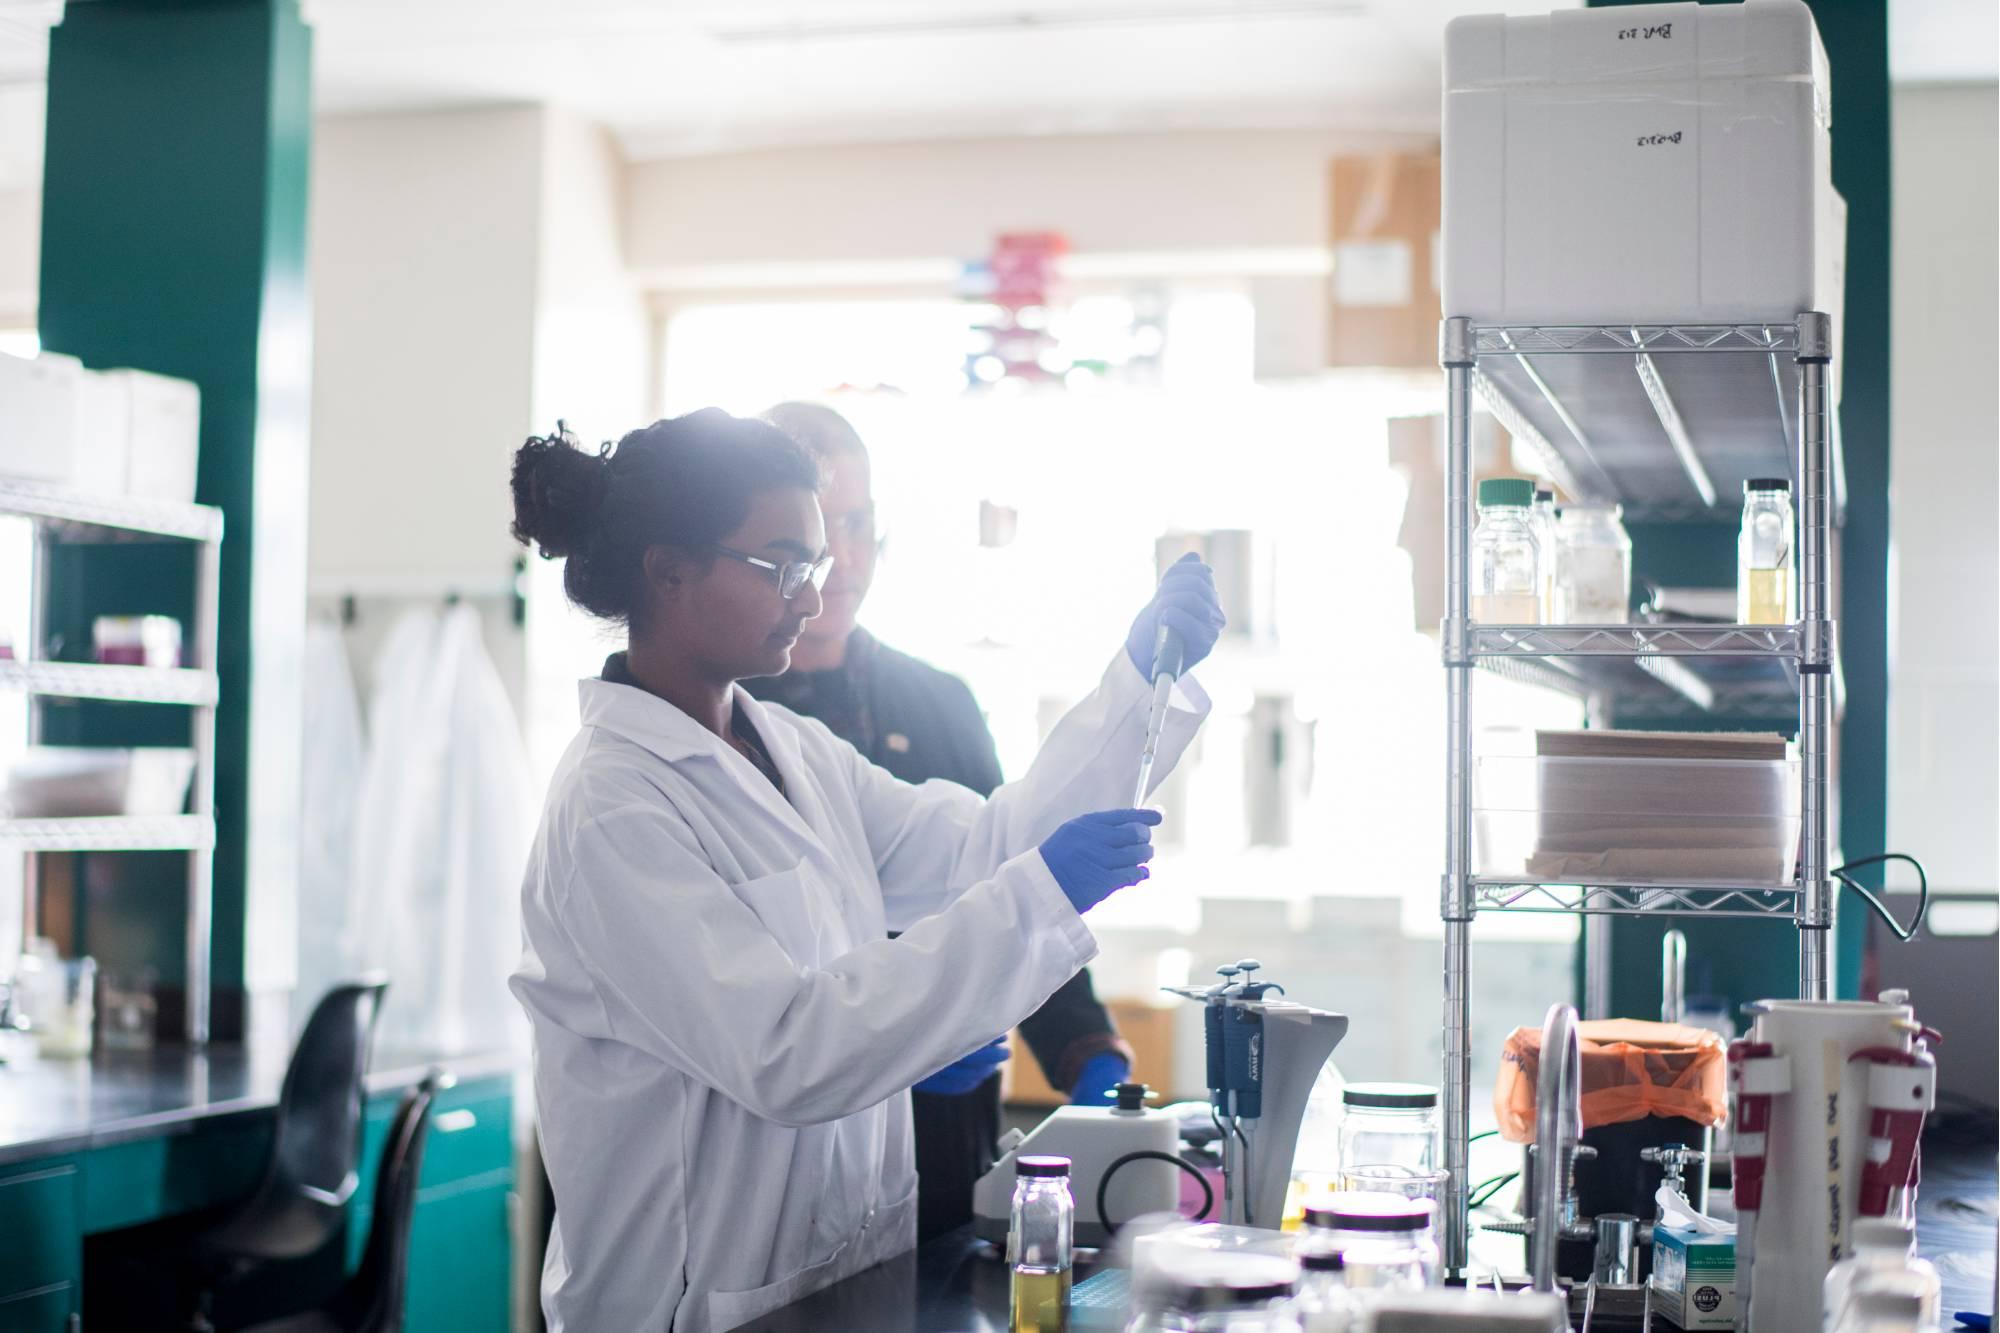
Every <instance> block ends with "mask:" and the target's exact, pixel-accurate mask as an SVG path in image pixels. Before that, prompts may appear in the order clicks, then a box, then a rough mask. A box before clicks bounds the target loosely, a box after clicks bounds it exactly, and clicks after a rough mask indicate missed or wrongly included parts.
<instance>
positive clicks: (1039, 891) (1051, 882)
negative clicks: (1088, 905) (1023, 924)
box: [1014, 848, 1097, 972]
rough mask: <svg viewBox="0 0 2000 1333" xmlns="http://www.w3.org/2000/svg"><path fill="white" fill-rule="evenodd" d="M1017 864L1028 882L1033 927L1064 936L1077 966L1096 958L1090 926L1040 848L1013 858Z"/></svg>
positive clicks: (1028, 906) (1095, 942)
mask: <svg viewBox="0 0 2000 1333" xmlns="http://www.w3.org/2000/svg"><path fill="white" fill-rule="evenodd" d="M1014 865H1015V866H1016V867H1017V868H1018V869H1019V872H1020V875H1021V878H1022V879H1023V880H1024V881H1025V885H1024V888H1025V890H1026V891H1025V893H1024V894H1023V897H1024V898H1025V899H1026V901H1027V911H1028V921H1029V924H1030V926H1031V927H1032V928H1036V929H1040V928H1043V927H1047V928H1050V929H1053V930H1054V931H1055V932H1056V933H1057V934H1059V935H1061V936H1062V939H1063V942H1064V943H1066V944H1068V945H1069V947H1070V950H1071V951H1072V952H1073V953H1074V954H1075V961H1076V966H1077V967H1082V966H1083V965H1084V964H1085V963H1088V962H1089V961H1090V960H1091V959H1093V958H1095V957H1097V936H1095V935H1093V934H1091V933H1090V927H1089V926H1087V925H1085V924H1084V923H1083V917H1082V916H1080V915H1078V913H1077V910H1076V908H1075V907H1073V906H1072V905H1071V904H1070V900H1069V895H1068V894H1066V893H1064V892H1063V891H1062V886H1061V885H1060V884H1058V883H1056V877H1055V876H1054V875H1053V874H1051V873H1050V872H1049V863H1048V862H1047V861H1044V860H1043V859H1042V853H1041V849H1040V848H1036V849H1035V850H1034V851H1031V852H1024V853H1022V854H1021V855H1020V856H1018V857H1016V858H1014ZM1072 972H1074V969H1072Z"/></svg>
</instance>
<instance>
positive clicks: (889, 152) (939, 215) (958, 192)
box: [626, 130, 1434, 378]
mask: <svg viewBox="0 0 2000 1333" xmlns="http://www.w3.org/2000/svg"><path fill="white" fill-rule="evenodd" d="M1432 142H1434V141H1433V140H1427V139H1425V138H1424V137H1422V136H1419V135H1411V134H1388V133H1383V134H1357V133H1352V132H1347V133H1342V132H1336V131H1311V130H1276V131H1261V132H1250V131H1211V132H1190V133H1177V134H1132V135H1078V136H1064V137H1044V138H1019V139H998V140H967V141H954V142H939V143H902V144H867V145H857V146H852V147H840V148H811V149H780V150H772V151H766V152H756V153H738V154H731V155H726V156H715V157H691V158H678V159H672V160H667V161H658V162H646V163H639V164H635V165H634V166H633V167H632V169H631V177H630V183H631V190H630V196H629V203H628V209H627V213H626V236H627V245H628V255H629V257H630V260H631V263H632V266H633V268H634V269H635V270H636V271H637V272H638V274H639V275H640V277H641V278H642V280H644V281H646V282H648V283H649V284H651V285H652V286H653V287H654V288H655V289H656V290H660V291H662V292H664V293H666V294H667V295H668V299H669V300H672V299H674V298H675V297H676V296H685V295H687V294H689V293H692V292H700V293H702V294H704V295H705V296H713V295H714V294H715V293H716V290H717V289H729V288H731V287H732V286H733V287H737V288H738V289H739V290H743V291H755V290H756V289H758V288H759V287H767V288H785V287H789V288H790V289H791V291H793V292H794V293H796V291H797V290H798V289H799V288H800V287H803V286H811V285H833V284H839V283H842V282H845V283H848V284H851V285H852V286H854V287H871V286H872V287H875V288H877V289H879V288H881V287H883V286H887V285H894V284H898V283H901V284H905V285H907V286H909V287H911V288H914V289H918V290H930V291H938V292H945V291H949V290H950V287H951V282H952V279H953V277H954V276H955V273H956V265H957V263H958V261H960V260H964V259H968V258H973V257H977V256H980V255H984V254H986V253H987V252H988V251H989V250H990V249H991V247H992V244H993V238H994V236H995V234H996V233H998V232H1001V231H1007V230H1056V231H1060V232H1062V233H1064V234H1065V235H1066V236H1068V238H1069V241H1070V244H1071V246H1072V248H1073V250H1074V252H1075V255H1076V260H1075V262H1074V263H1073V264H1072V265H1071V268H1072V270H1073V271H1076V272H1079V273H1085V274H1087V273H1090V272H1099V273H1107V274H1108V273H1111V272H1115V273H1116V274H1117V275H1118V277H1119V278H1120V279H1121V280H1124V279H1132V278H1138V279H1144V278H1187V277H1190V276H1193V277H1203V278H1215V279H1218V280H1223V281H1232V280H1233V281H1240V282H1242V283H1244V284H1245V285H1246V287H1247V290H1248V291H1249V293H1250V295H1251V298H1252V300H1253V301H1254V302H1255V304H1256V308H1257V320H1258V330H1257V354H1258V365H1257V370H1258V374H1259V375H1260V376H1261V377H1264V378H1273V377H1282V376H1288V375H1303V374H1311V373H1313V372H1315V371H1317V370H1319V369H1320V368H1321V367H1322V366H1323V365H1324V364H1325V346H1326V280H1325V265H1326V249H1327V242H1328V234H1327V226H1328V214H1327V183H1328V169H1329V160H1330V159H1331V158H1332V157H1334V156H1335V155H1337V154H1339V153H1343V152H1358V151H1368V150H1383V149H1418V148H1422V147H1425V146H1427V145H1428V144H1430V143H1432Z"/></svg>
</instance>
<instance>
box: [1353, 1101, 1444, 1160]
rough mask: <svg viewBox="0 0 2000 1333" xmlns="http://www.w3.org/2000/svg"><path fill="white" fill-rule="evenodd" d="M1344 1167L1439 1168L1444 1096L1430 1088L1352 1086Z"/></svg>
mask: <svg viewBox="0 0 2000 1333" xmlns="http://www.w3.org/2000/svg"><path fill="white" fill-rule="evenodd" d="M1340 1100H1341V1104H1342V1109H1343V1111H1344V1114H1343V1115H1342V1116H1341V1120H1340V1165H1341V1169H1342V1170H1346V1169H1347V1168H1349V1167H1355V1166H1376V1165H1385V1166H1406V1167H1409V1168H1411V1169H1412V1170H1415V1171H1429V1170H1431V1169H1432V1168H1433V1167H1434V1166H1436V1165H1437V1143H1438V1110H1437V1107H1438V1090H1437V1089H1436V1088H1433V1087H1431V1086H1429V1085H1428V1084H1424V1083H1350V1084H1348V1085H1347V1086H1346V1087H1345V1088H1343V1089H1342V1090H1341V1094H1340Z"/></svg>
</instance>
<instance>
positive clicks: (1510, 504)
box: [1470, 477, 1542, 625]
mask: <svg viewBox="0 0 2000 1333" xmlns="http://www.w3.org/2000/svg"><path fill="white" fill-rule="evenodd" d="M1534 500H1535V485H1534V483H1533V482H1531V481H1527V480H1524V479H1522V478H1519V477H1496V478H1493V479H1492V480H1490V481H1482V482H1480V483H1479V526H1478V527H1476V528H1474V529H1473V530H1472V587H1471V590H1470V591H1471V594H1472V618H1473V619H1474V620H1476V621H1478V622H1479V623H1481V624H1483V625H1539V624H1540V623H1541V622H1542V550H1541V543H1539V542H1537V541H1536V540H1535V530H1534V525H1533V523H1532V521H1531V517H1530V513H1529V510H1530V506H1532V505H1533V504H1534Z"/></svg>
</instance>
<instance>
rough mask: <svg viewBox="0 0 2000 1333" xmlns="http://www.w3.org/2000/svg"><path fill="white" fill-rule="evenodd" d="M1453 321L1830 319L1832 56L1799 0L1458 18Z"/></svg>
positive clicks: (1447, 112)
mask: <svg viewBox="0 0 2000 1333" xmlns="http://www.w3.org/2000/svg"><path fill="white" fill-rule="evenodd" d="M1444 86H1445V93H1444V185H1443V194H1444V199H1443V208H1444V245H1443V269H1444V273H1443V294H1444V313H1445V314H1446V315H1463V316H1469V317H1471V318H1472V319H1474V320H1477V321H1480V322H1487V323H1499V322H1506V323H1593V322H1599V321H1604V322H1609V321H1626V320H1631V321H1639V322H1659V323H1664V322H1677V323H1711V322H1734V321H1739V320H1766V319H1783V320H1787V321H1789V320H1790V319H1792V318H1793V317H1794V316H1796V315H1797V314H1798V313H1799V312H1800V311H1803V310H1823V311H1826V312H1827V313H1829V314H1831V315H1833V316H1835V320H1836V336H1837V334H1838V317H1839V314H1840V309H1839V307H1840V304H1841V282H1842V278H1843V263H1842V254H1843V252H1844V250H1845V247H1846V209H1845V206H1844V205H1843V204H1842V202H1841V200H1840V197H1839V196H1838V195H1837V194H1836V193H1835V192H1834V189H1833V178H1832V173H1831V160H1832V159H1831V150H1830V147H1829V138H1828V132H1829V125H1830V113H1829V108H1830V106H1831V99H1830V94H1829V89H1828V77H1827V63H1826V52H1825V50H1824V48H1823V47H1822V46H1821V45H1820V40H1819V32H1818V29H1817V28H1816V27H1815V26H1814V24H1813V19H1812V13H1811V11H1810V10H1809V9H1807V7H1806V5H1805V3H1804V0H1745V3H1741V4H1715V5H1697V4H1660V5H1648V6H1646V7H1645V8H1644V9H1643V10H1634V9H1632V8H1629V7H1614V8H1604V9H1576V10H1565V11H1560V12H1557V13H1553V14H1548V15H1542V16H1529V17H1521V18H1508V17H1505V16H1502V15H1497V14H1496V15H1475V16H1467V17H1463V18H1458V19H1455V20H1453V21H1452V22H1451V23H1449V24H1448V25H1446V28H1445V52H1444Z"/></svg>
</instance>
